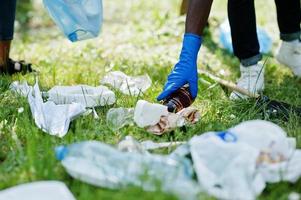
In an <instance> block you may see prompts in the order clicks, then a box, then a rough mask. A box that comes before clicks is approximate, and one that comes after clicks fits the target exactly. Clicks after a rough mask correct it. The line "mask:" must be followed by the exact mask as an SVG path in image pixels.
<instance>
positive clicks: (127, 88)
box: [101, 71, 152, 96]
mask: <svg viewBox="0 0 301 200" xmlns="http://www.w3.org/2000/svg"><path fill="white" fill-rule="evenodd" d="M101 84H109V85H111V86H112V87H114V88H116V89H118V90H120V91H121V92H122V93H123V94H127V95H133V96H138V95H139V94H140V93H141V92H145V91H146V90H147V89H148V88H149V87H150V86H151V85H152V80H151V79H150V77H149V76H148V75H147V74H146V75H142V76H136V77H131V76H128V75H126V74H124V73H123V72H121V71H113V72H109V73H108V74H107V75H106V76H104V77H103V79H102V80H101Z"/></svg>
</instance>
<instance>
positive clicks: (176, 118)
mask: <svg viewBox="0 0 301 200" xmlns="http://www.w3.org/2000/svg"><path fill="white" fill-rule="evenodd" d="M199 119H200V113H199V112H198V110H197V109H195V108H192V107H189V108H185V109H183V110H181V111H180V112H178V113H170V112H168V111H167V106H164V105H161V104H156V103H149V102H147V101H144V100H139V101H138V102H137V104H136V107H135V112H134V121H135V123H136V124H137V125H138V126H139V127H141V128H146V130H147V131H148V132H151V133H153V134H156V135H162V134H163V133H165V132H168V131H170V130H172V129H174V128H177V127H182V126H185V125H187V124H194V123H196V122H198V120H199Z"/></svg>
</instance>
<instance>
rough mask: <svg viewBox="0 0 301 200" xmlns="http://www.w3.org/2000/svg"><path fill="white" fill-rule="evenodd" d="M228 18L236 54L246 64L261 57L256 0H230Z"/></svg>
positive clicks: (251, 63)
mask: <svg viewBox="0 0 301 200" xmlns="http://www.w3.org/2000/svg"><path fill="white" fill-rule="evenodd" d="M228 18H229V23H230V27H231V36H232V45H233V50H234V55H235V56H237V57H238V58H239V60H240V61H241V63H242V64H243V65H244V66H250V65H254V64H256V63H257V62H258V61H259V60H260V59H261V55H260V53H259V42H258V38H257V31H256V15H255V7H254V0H228Z"/></svg>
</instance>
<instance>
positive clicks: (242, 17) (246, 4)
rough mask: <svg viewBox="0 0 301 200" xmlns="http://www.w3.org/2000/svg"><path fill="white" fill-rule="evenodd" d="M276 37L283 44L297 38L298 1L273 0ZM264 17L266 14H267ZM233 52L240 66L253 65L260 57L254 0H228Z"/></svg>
mask: <svg viewBox="0 0 301 200" xmlns="http://www.w3.org/2000/svg"><path fill="white" fill-rule="evenodd" d="M275 3H276V7H277V21H278V26H279V30H280V38H281V39H282V40H284V41H292V40H296V39H298V38H299V37H300V19H301V18H300V17H301V16H300V0H275ZM267 14H268V13H267ZM228 16H229V22H230V26H231V35H232V43H233V50H234V54H235V56H237V57H238V58H239V59H240V61H241V62H242V64H243V65H245V66H250V65H254V64H256V63H257V62H258V61H259V60H260V59H261V55H260V52H259V42H258V38H257V33H256V16H255V6H254V0H228Z"/></svg>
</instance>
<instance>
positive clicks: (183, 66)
mask: <svg viewBox="0 0 301 200" xmlns="http://www.w3.org/2000/svg"><path fill="white" fill-rule="evenodd" d="M201 44H202V37H200V36H198V35H195V34H191V33H186V34H185V35H184V40H183V47H182V51H181V55H180V59H179V62H178V63H177V64H176V65H175V67H174V69H173V70H172V72H171V73H170V74H169V76H168V79H167V82H166V83H165V86H164V89H163V92H162V93H161V94H160V95H159V96H158V97H157V100H158V101H161V100H164V99H166V98H168V97H169V96H170V95H171V94H172V93H174V92H175V91H177V90H178V89H179V88H181V87H182V86H184V85H185V84H187V83H188V84H189V89H190V94H191V96H192V98H195V97H196V96H197V93H198V72H197V57H198V52H199V50H200V47H201Z"/></svg>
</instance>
